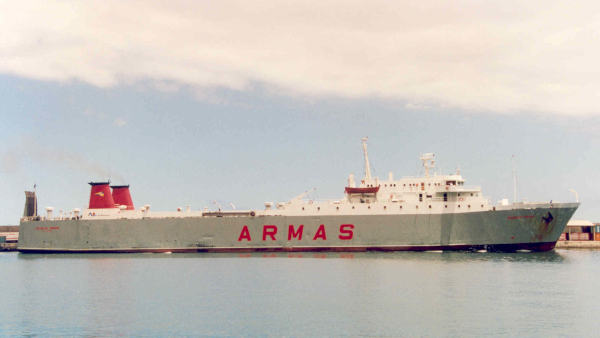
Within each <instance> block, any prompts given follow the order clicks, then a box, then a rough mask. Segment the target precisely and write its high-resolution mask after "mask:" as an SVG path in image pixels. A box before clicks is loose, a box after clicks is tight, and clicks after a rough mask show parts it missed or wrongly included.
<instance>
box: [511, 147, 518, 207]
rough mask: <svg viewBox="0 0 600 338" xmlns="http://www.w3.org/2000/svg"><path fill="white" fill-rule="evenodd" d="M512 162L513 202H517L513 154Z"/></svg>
mask: <svg viewBox="0 0 600 338" xmlns="http://www.w3.org/2000/svg"><path fill="white" fill-rule="evenodd" d="M512 162H513V204H515V203H517V174H516V171H515V155H513V156H512Z"/></svg>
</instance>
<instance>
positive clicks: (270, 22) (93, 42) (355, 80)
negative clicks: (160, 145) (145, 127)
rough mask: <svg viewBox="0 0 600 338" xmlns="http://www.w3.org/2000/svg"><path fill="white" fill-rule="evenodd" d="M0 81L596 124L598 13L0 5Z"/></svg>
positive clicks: (449, 4)
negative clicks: (273, 96) (247, 94)
mask: <svg viewBox="0 0 600 338" xmlns="http://www.w3.org/2000/svg"><path fill="white" fill-rule="evenodd" d="M0 12H2V13H3V20H0V41H2V44H0V72H2V73H10V74H16V75H18V76H23V77H29V78H35V79H41V80H51V81H59V82H68V81H71V80H73V79H76V80H80V81H85V82H88V83H90V84H93V85H96V86H99V87H111V86H116V85H120V84H126V85H129V84H132V83H135V82H138V81H146V80H152V81H156V82H155V83H157V85H156V87H157V88H159V89H160V90H163V91H166V92H169V91H173V90H176V88H178V86H179V85H184V86H193V87H198V88H227V89H233V90H239V91H244V90H247V89H248V88H250V87H251V86H250V84H251V83H260V84H261V85H263V86H265V88H266V89H267V90H271V91H273V92H279V93H286V95H288V94H289V95H306V96H309V97H310V96H314V97H323V96H329V95H333V96H341V97H348V98H362V97H377V98H382V99H391V100H400V101H405V102H408V103H410V102H418V105H419V106H420V107H430V106H431V107H458V108H461V109H465V110H472V111H486V112H489V111H494V112H509V113H519V112H552V113H560V114H586V113H591V114H597V113H599V112H600V111H599V110H598V107H600V94H598V93H599V89H598V88H600V80H599V79H600V63H598V62H597V56H598V55H600V41H599V40H600V18H599V17H598V16H597V13H599V12H600V3H599V2H597V1H578V2H573V1H566V0H560V1H548V0H544V1H541V0H530V1H521V2H517V1H512V2H506V1H504V2H470V1H433V0H421V1H413V2H394V1H388V0H386V1H382V0H373V1H366V0H365V1H352V0H348V1H341V0H334V1H316V0H306V1H299V2H297V3H291V2H289V1H276V0H265V1H261V2H259V3H256V2H248V1H236V0H233V1H228V2H222V1H220V2H187V1H169V2H164V1H158V0H154V1H144V2H136V1H85V2H78V1H75V2H72V1H59V0H44V1H33V0H30V1H20V2H11V1H7V2H2V3H1V4H0Z"/></svg>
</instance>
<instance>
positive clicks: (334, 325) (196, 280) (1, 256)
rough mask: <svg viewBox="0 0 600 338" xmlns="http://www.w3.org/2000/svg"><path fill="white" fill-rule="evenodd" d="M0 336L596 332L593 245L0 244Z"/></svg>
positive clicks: (598, 303)
mask: <svg viewBox="0 0 600 338" xmlns="http://www.w3.org/2000/svg"><path fill="white" fill-rule="evenodd" d="M0 273H1V278H0V289H1V290H2V302H1V303H0V336H3V337H21V336H27V337H36V336H39V337H115V336H119V337H314V336H316V337H598V336H600V283H599V279H600V278H599V277H600V251H579V250H578V251H575V250H572V251H567V250H561V251H556V252H550V253H514V254H500V253H451V252H443V253H442V252H439V253H438V252H426V253H410V252H409V253H406V252H399V253H358V254H357V253H354V254H340V253H335V254H332V253H327V254H322V253H316V254H314V253H309V254H306V253H303V254H289V255H288V254H243V255H240V254H172V255H169V254H128V255H123V254H99V255H64V254H55V255H32V254H29V255H26V254H18V253H14V252H9V253H7V252H5V253H0Z"/></svg>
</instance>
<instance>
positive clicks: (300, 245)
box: [18, 203, 579, 252]
mask: <svg viewBox="0 0 600 338" xmlns="http://www.w3.org/2000/svg"><path fill="white" fill-rule="evenodd" d="M578 206H579V204H576V203H561V204H554V205H552V206H551V205H550V204H544V205H537V206H536V207H519V208H514V209H509V210H490V211H483V212H466V213H448V214H418V215H415V214H413V215H399V214H395V215H340V216H317V215H312V216H260V217H250V216H248V217H194V218H146V219H115V220H81V219H80V220H61V221H29V222H21V226H20V231H19V244H18V250H19V251H21V252H167V251H170V252H252V251H368V250H378V251H399V250H481V249H486V250H490V251H493V250H497V251H515V250H519V249H526V250H533V251H548V250H552V249H553V248H554V245H555V244H556V241H557V240H558V238H559V237H560V234H561V233H562V232H563V230H564V229H565V227H566V224H567V222H568V221H569V219H570V218H571V216H572V215H573V213H574V212H575V210H576V209H577V207H578ZM301 226H302V227H301ZM290 227H291V228H290ZM300 229H302V230H301V231H300Z"/></svg>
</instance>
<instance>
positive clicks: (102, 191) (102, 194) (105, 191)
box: [89, 182, 115, 209]
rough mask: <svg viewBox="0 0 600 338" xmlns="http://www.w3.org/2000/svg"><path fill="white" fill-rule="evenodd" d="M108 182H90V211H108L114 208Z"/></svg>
mask: <svg viewBox="0 0 600 338" xmlns="http://www.w3.org/2000/svg"><path fill="white" fill-rule="evenodd" d="M109 183H110V182H97V183H94V182H90V183H89V184H90V185H91V186H92V192H91V193H90V206H89V208H90V209H109V208H114V207H115V201H114V200H113V196H112V194H111V192H110V187H109V186H108V185H109Z"/></svg>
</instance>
